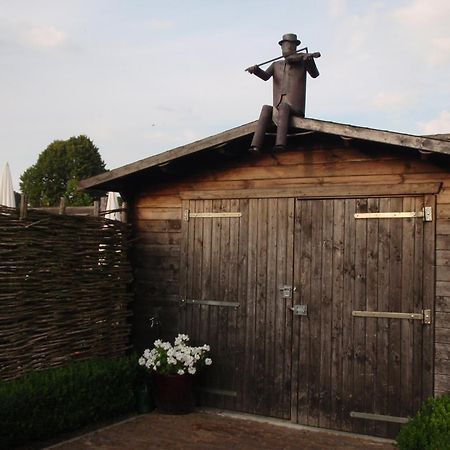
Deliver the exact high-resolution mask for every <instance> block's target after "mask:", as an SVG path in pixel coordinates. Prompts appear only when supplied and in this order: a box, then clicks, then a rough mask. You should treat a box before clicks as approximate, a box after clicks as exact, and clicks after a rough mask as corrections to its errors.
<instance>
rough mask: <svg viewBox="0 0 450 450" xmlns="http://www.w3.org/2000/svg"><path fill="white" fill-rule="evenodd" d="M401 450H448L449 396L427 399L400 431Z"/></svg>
mask: <svg viewBox="0 0 450 450" xmlns="http://www.w3.org/2000/svg"><path fill="white" fill-rule="evenodd" d="M396 445H397V447H398V448H399V449H401V450H450V395H444V396H442V397H437V398H429V399H428V400H427V401H426V402H425V403H424V404H423V405H422V407H421V408H420V410H419V411H418V413H417V414H416V415H415V416H414V417H413V418H412V419H411V420H410V421H409V422H408V423H407V424H406V425H404V426H403V427H402V429H401V430H400V433H399V434H398V436H397V439H396Z"/></svg>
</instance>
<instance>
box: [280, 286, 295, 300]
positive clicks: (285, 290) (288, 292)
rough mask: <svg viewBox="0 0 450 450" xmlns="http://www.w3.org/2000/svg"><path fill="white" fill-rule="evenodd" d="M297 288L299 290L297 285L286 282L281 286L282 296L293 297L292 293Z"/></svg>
mask: <svg viewBox="0 0 450 450" xmlns="http://www.w3.org/2000/svg"><path fill="white" fill-rule="evenodd" d="M296 290H297V288H296V287H295V286H294V287H293V286H290V285H288V284H285V285H284V286H281V287H280V291H281V297H282V298H292V295H293V293H294V292H295V291H296Z"/></svg>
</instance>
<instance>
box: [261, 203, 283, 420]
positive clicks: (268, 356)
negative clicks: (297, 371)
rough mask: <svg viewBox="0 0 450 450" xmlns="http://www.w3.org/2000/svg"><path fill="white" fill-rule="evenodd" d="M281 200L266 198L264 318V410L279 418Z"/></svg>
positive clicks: (280, 374) (280, 373)
mask: <svg viewBox="0 0 450 450" xmlns="http://www.w3.org/2000/svg"><path fill="white" fill-rule="evenodd" d="M277 215H278V199H268V200H267V234H266V237H265V239H266V241H267V247H266V248H267V251H266V257H267V265H266V294H265V296H266V319H265V348H266V351H265V358H264V368H265V374H264V378H265V380H264V381H265V383H264V384H265V387H264V392H265V397H266V399H265V401H266V405H265V411H266V414H268V415H270V416H272V417H280V413H281V412H280V408H279V405H280V395H281V382H282V372H281V370H282V367H280V366H278V367H275V354H276V351H277V347H278V346H277V344H278V342H277V330H276V321H275V315H276V307H277V306H278V303H279V301H280V295H278V294H279V293H278V292H277V290H278V289H277V266H278V264H279V261H278V259H277V256H278V239H277V237H278V236H277V235H278V230H277Z"/></svg>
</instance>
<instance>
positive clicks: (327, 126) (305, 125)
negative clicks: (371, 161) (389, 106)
mask: <svg viewBox="0 0 450 450" xmlns="http://www.w3.org/2000/svg"><path fill="white" fill-rule="evenodd" d="M291 125H292V126H294V127H295V128H301V129H304V130H310V131H317V132H319V133H326V134H334V135H336V136H342V137H345V138H354V139H362V140H365V141H372V142H381V143H383V144H390V145H398V146H400V147H406V148H411V149H415V150H425V151H430V152H433V153H442V154H444V155H450V142H448V141H446V140H442V139H436V138H434V137H433V138H431V137H429V136H414V135H411V134H403V133H396V132H393V131H384V130H375V129H373V128H364V127H357V126H355V125H346V124H342V123H334V122H325V121H323V120H316V119H307V118H300V117H293V118H292V119H291Z"/></svg>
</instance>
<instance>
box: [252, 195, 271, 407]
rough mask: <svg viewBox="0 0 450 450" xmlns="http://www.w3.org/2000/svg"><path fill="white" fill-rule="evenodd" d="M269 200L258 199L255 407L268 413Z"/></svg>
mask: <svg viewBox="0 0 450 450" xmlns="http://www.w3.org/2000/svg"><path fill="white" fill-rule="evenodd" d="M267 203H268V200H267V199H258V226H257V239H258V241H257V258H258V266H257V272H256V316H255V317H256V320H255V327H256V329H255V341H256V342H255V358H256V361H255V363H256V364H255V373H254V380H255V384H254V389H255V399H256V403H255V408H256V413H257V414H266V411H267V392H265V380H266V367H265V353H266V351H267V350H268V349H266V340H265V332H266V326H265V323H266V310H267V303H266V301H267V233H268V206H267Z"/></svg>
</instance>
